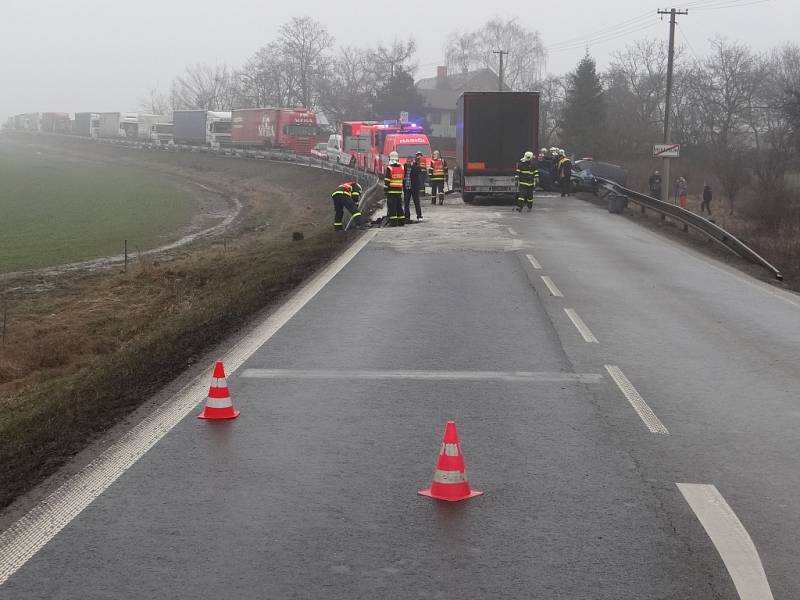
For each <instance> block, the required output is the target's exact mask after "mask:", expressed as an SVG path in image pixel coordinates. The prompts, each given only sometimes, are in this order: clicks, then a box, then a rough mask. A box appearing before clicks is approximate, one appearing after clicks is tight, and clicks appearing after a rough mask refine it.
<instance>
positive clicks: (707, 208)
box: [700, 183, 712, 217]
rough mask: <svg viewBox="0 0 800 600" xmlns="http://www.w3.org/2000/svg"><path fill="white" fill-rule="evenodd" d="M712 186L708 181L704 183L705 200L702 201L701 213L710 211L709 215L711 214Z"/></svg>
mask: <svg viewBox="0 0 800 600" xmlns="http://www.w3.org/2000/svg"><path fill="white" fill-rule="evenodd" d="M711 197H712V193H711V186H710V185H708V183H704V184H703V202H701V203H700V213H701V214H702V213H703V211H706V212H708V216H709V217H710V216H711Z"/></svg>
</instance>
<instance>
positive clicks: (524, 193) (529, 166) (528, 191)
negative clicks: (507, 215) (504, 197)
mask: <svg viewBox="0 0 800 600" xmlns="http://www.w3.org/2000/svg"><path fill="white" fill-rule="evenodd" d="M516 179H517V208H516V210H518V211H519V212H522V208H523V207H524V206H525V205H527V206H528V212H530V211H531V209H533V190H534V188H535V187H536V184H538V183H539V170H538V169H537V168H536V164H535V163H534V160H533V152H531V151H530V150H529V151H528V152H526V153H525V154H524V155H523V157H522V158H521V159H520V160H519V162H518V163H517V175H516Z"/></svg>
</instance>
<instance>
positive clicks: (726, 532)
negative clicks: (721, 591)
mask: <svg viewBox="0 0 800 600" xmlns="http://www.w3.org/2000/svg"><path fill="white" fill-rule="evenodd" d="M675 485H677V486H678V489H679V490H680V491H681V494H683V497H684V498H685V499H686V502H688V503H689V506H690V507H691V508H692V510H693V511H694V514H695V515H697V518H698V520H699V521H700V523H701V524H702V525H703V528H704V529H705V530H706V533H707V534H708V537H710V538H711V541H712V542H713V543H714V546H715V547H716V548H717V552H719V555H720V556H721V557H722V562H724V563H725V567H727V569H728V573H730V576H731V579H732V580H733V583H734V585H735V586H736V591H738V592H739V597H740V598H741V599H742V600H773V596H772V590H771V589H770V587H769V581H767V574H766V573H765V572H764V566H763V565H762V564H761V558H760V557H759V555H758V550H757V549H756V546H755V544H754V543H753V540H752V539H751V538H750V534H749V533H747V530H746V529H745V528H744V525H742V522H741V521H740V520H739V517H737V516H736V513H734V512H733V509H732V508H731V507H730V506H729V505H728V503H727V502H726V501H725V498H723V497H722V494H720V493H719V490H717V488H716V487H715V486H713V485H705V484H700V483H677V484H675Z"/></svg>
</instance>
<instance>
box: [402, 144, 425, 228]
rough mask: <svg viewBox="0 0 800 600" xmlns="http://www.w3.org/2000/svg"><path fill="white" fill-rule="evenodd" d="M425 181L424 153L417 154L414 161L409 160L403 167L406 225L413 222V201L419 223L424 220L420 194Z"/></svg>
mask: <svg viewBox="0 0 800 600" xmlns="http://www.w3.org/2000/svg"><path fill="white" fill-rule="evenodd" d="M424 181H425V170H424V167H423V166H422V152H417V154H416V156H414V160H413V161H411V160H408V161H407V162H406V163H405V165H403V212H404V215H405V219H406V223H409V222H411V200H414V208H415V209H416V212H417V221H421V220H422V207H421V206H420V194H421V193H422V186H423V185H424Z"/></svg>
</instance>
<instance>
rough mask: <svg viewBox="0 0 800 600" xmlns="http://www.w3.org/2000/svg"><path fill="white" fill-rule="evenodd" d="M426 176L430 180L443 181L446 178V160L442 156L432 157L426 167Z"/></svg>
mask: <svg viewBox="0 0 800 600" xmlns="http://www.w3.org/2000/svg"><path fill="white" fill-rule="evenodd" d="M428 177H429V178H430V180H431V181H444V180H445V179H446V178H447V162H446V161H445V160H444V159H443V158H434V159H433V160H432V161H431V166H430V167H428Z"/></svg>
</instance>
